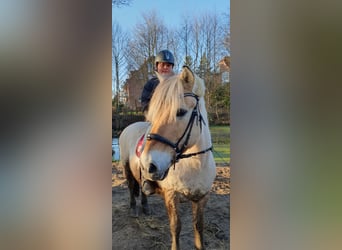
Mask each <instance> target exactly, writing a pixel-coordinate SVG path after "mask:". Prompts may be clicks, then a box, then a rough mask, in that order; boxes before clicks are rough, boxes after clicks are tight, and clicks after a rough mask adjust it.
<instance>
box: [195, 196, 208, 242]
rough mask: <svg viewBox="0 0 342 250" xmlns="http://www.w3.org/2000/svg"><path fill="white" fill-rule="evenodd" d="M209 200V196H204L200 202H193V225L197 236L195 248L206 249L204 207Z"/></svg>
mask: <svg viewBox="0 0 342 250" xmlns="http://www.w3.org/2000/svg"><path fill="white" fill-rule="evenodd" d="M208 199H209V194H207V195H206V196H204V197H203V198H202V199H201V200H199V201H198V202H194V201H193V202H192V223H193V227H194V234H195V248H196V249H204V240H203V224H204V223H203V219H204V207H205V205H206V203H207V201H208Z"/></svg>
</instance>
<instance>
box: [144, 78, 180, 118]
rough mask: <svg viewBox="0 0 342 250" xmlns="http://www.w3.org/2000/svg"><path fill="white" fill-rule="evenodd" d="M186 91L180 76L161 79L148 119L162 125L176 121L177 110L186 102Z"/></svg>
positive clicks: (150, 106)
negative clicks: (184, 94)
mask: <svg viewBox="0 0 342 250" xmlns="http://www.w3.org/2000/svg"><path fill="white" fill-rule="evenodd" d="M183 93H184V89H183V85H182V82H181V80H180V79H179V76H178V75H173V76H170V77H169V78H164V79H163V78H160V83H159V84H158V86H157V88H156V89H155V91H154V93H153V96H152V99H151V101H150V104H149V110H148V113H147V115H146V119H147V120H148V121H150V122H158V123H159V124H160V125H162V124H166V123H172V122H174V121H176V114H177V110H178V109H179V108H180V107H181V105H182V104H183V102H184V96H183Z"/></svg>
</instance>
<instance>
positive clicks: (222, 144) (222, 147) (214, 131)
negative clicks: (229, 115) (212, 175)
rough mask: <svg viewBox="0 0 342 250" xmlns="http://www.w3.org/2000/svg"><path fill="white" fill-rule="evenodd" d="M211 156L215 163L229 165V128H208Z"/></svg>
mask: <svg viewBox="0 0 342 250" xmlns="http://www.w3.org/2000/svg"><path fill="white" fill-rule="evenodd" d="M210 133H211V140H212V143H213V147H214V150H213V154H214V159H215V162H216V163H226V164H229V163H230V127H229V126H210Z"/></svg>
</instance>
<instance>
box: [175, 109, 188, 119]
mask: <svg viewBox="0 0 342 250" xmlns="http://www.w3.org/2000/svg"><path fill="white" fill-rule="evenodd" d="M187 112H188V111H186V110H185V109H178V110H177V117H182V116H184V115H185V114H186V113H187Z"/></svg>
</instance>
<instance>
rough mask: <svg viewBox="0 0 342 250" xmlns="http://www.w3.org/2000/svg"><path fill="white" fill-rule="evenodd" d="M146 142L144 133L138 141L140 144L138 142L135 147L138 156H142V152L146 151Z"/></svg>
mask: <svg viewBox="0 0 342 250" xmlns="http://www.w3.org/2000/svg"><path fill="white" fill-rule="evenodd" d="M145 142H146V140H145V134H143V135H142V136H141V137H140V139H139V141H138V144H137V146H136V148H135V154H136V155H137V156H138V158H140V155H141V153H142V152H143V151H144V146H145Z"/></svg>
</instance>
